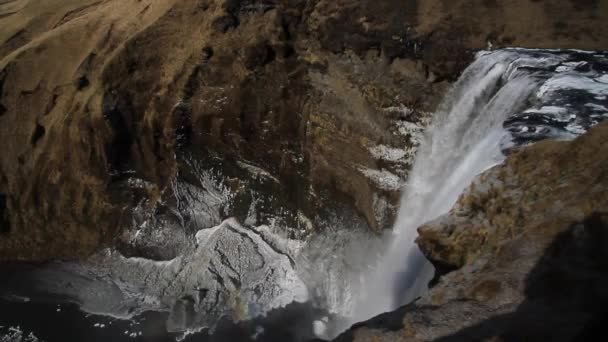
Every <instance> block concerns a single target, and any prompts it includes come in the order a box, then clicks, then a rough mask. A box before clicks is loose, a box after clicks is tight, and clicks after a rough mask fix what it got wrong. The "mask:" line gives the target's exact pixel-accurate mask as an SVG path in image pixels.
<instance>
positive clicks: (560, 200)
mask: <svg viewBox="0 0 608 342" xmlns="http://www.w3.org/2000/svg"><path fill="white" fill-rule="evenodd" d="M607 142H608V124H605V123H604V124H600V125H599V126H597V127H595V128H593V129H591V130H590V131H589V132H588V133H587V134H586V135H584V136H582V137H580V138H578V139H576V140H575V141H573V142H558V141H549V140H547V141H543V142H540V143H538V144H536V145H533V146H530V147H527V148H524V149H522V150H520V151H517V152H515V153H513V154H512V155H511V156H509V158H508V159H507V161H506V162H505V164H503V165H500V166H497V167H494V168H493V169H491V170H489V171H487V172H485V173H484V174H482V175H481V176H480V177H478V178H477V180H476V181H475V182H474V184H473V185H472V186H471V187H470V188H469V189H468V190H467V191H466V192H465V193H464V194H463V195H462V196H461V197H460V199H459V201H458V203H457V204H456V206H455V207H454V208H453V209H452V210H451V211H450V213H449V214H446V215H445V216H443V217H440V218H438V219H437V220H435V221H433V222H430V223H428V224H426V225H424V226H422V227H421V228H420V229H419V233H420V236H419V238H418V244H419V246H420V248H421V249H422V251H423V253H424V254H425V255H426V256H427V257H428V258H429V260H431V261H432V262H433V263H434V264H435V265H436V266H437V269H438V270H441V271H442V272H443V275H442V276H441V277H440V278H439V279H438V281H437V283H436V285H435V286H434V287H433V288H432V289H431V290H430V292H429V293H428V295H427V296H425V297H423V298H421V299H419V300H418V301H416V302H414V303H413V304H411V305H409V306H406V307H403V308H402V309H400V310H398V311H396V312H393V313H387V314H384V315H381V316H379V317H377V318H375V319H372V320H371V321H369V322H366V323H363V324H361V325H359V326H355V327H354V328H353V329H352V330H351V331H349V332H347V333H345V334H343V335H342V336H341V337H339V338H338V339H337V341H430V340H436V341H471V340H475V341H481V340H488V341H489V340H492V341H496V340H498V341H520V340H526V339H531V340H550V341H570V340H586V339H588V338H590V336H594V335H593V334H594V333H597V332H599V329H601V327H602V325H603V324H605V319H606V304H608V303H607V298H608V293H607V292H606V287H605V286H604V284H606V282H607V281H608V272H606V271H607V268H606V262H605V260H606V251H608V216H607V215H606V208H607V207H608V193H607V192H606V191H605V189H606V185H607V183H606V179H607V178H606V176H607V175H608V145H607Z"/></svg>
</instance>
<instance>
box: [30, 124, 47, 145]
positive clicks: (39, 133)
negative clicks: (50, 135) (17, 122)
mask: <svg viewBox="0 0 608 342" xmlns="http://www.w3.org/2000/svg"><path fill="white" fill-rule="evenodd" d="M45 133H46V129H45V128H44V126H42V125H41V124H39V123H37V124H36V128H35V129H34V133H32V139H31V143H32V146H36V144H37V143H38V141H40V139H42V138H43V137H44V134H45Z"/></svg>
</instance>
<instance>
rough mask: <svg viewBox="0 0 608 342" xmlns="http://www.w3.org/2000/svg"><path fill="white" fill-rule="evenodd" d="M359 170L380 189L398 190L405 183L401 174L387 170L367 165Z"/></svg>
mask: <svg viewBox="0 0 608 342" xmlns="http://www.w3.org/2000/svg"><path fill="white" fill-rule="evenodd" d="M358 170H359V172H361V173H363V174H364V175H365V176H366V177H367V178H369V179H371V180H372V181H373V182H374V183H375V184H376V186H378V187H379V188H380V189H383V190H388V191H396V190H399V189H401V186H402V185H403V181H402V180H401V178H399V176H397V175H395V174H394V173H391V172H389V171H387V170H384V169H382V170H375V169H370V168H366V167H359V168H358Z"/></svg>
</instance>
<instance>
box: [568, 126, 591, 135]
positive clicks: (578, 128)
mask: <svg viewBox="0 0 608 342" xmlns="http://www.w3.org/2000/svg"><path fill="white" fill-rule="evenodd" d="M566 130H567V131H568V132H571V133H574V134H578V135H580V134H585V132H587V130H586V129H585V128H584V127H583V126H581V125H578V124H576V123H571V124H569V125H568V126H566Z"/></svg>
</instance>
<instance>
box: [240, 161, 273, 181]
mask: <svg viewBox="0 0 608 342" xmlns="http://www.w3.org/2000/svg"><path fill="white" fill-rule="evenodd" d="M236 163H237V165H238V166H239V167H240V168H242V169H244V170H246V171H248V172H249V173H251V174H253V175H254V176H258V177H263V178H267V179H270V180H272V181H273V182H275V183H280V182H279V180H278V179H277V178H276V177H275V176H273V175H272V174H271V173H270V172H268V171H266V170H264V169H262V168H260V167H257V166H255V165H251V164H248V163H245V162H243V161H237V162H236Z"/></svg>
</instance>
